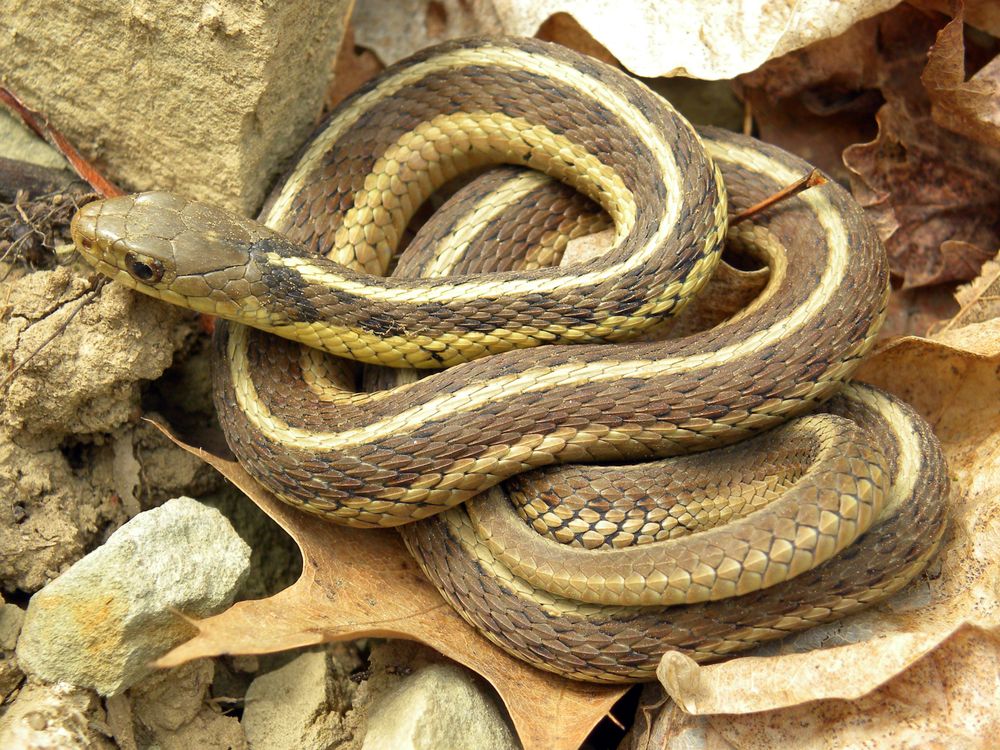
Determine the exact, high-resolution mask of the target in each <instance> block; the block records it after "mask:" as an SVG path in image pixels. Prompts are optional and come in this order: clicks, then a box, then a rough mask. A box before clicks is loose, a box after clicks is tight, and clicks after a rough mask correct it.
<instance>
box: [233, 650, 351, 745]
mask: <svg viewBox="0 0 1000 750" xmlns="http://www.w3.org/2000/svg"><path fill="white" fill-rule="evenodd" d="M349 667H350V663H349V662H346V663H345V662H343V661H338V660H334V659H331V657H330V654H328V653H326V652H325V651H307V652H306V653H304V654H302V655H300V656H297V657H295V658H294V659H293V660H292V661H290V662H289V663H288V664H286V665H285V666H283V667H281V668H279V669H275V670H274V671H272V672H268V673H267V674H264V675H261V676H260V677H258V678H257V679H255V680H254V681H253V683H251V685H250V688H249V689H248V690H247V694H246V702H245V704H244V709H243V731H244V733H245V734H246V738H247V744H248V746H249V747H251V748H252V749H253V750H285V749H286V748H290V747H294V748H296V750H327V749H328V748H334V747H341V746H342V745H343V744H344V743H346V742H349V741H350V740H351V737H352V728H351V726H350V725H349V724H348V723H346V722H345V721H344V715H345V714H346V713H347V712H348V711H349V710H350V708H351V705H352V698H353V695H354V692H355V686H354V685H353V684H352V683H351V682H350V681H349V680H348V679H347V677H348V668H349Z"/></svg>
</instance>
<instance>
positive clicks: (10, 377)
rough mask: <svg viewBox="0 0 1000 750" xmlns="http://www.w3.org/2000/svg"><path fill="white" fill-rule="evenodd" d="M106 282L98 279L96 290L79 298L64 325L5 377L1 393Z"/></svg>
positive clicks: (57, 327) (61, 331)
mask: <svg viewBox="0 0 1000 750" xmlns="http://www.w3.org/2000/svg"><path fill="white" fill-rule="evenodd" d="M106 281H107V279H105V278H101V279H98V281H97V283H96V284H95V285H94V288H93V289H91V290H90V291H89V292H86V293H85V294H84V295H83V296H82V297H80V298H79V300H80V304H79V305H77V306H76V307H75V308H73V311H72V312H71V313H70V314H69V315H67V316H66V320H64V321H63V322H62V323H60V324H59V325H58V326H56V329H55V330H54V331H53V332H52V333H51V334H50V335H49V336H48V337H47V338H46V339H45V341H43V342H42V343H41V344H39V345H38V348H37V349H35V351H33V352H32V353H31V354H29V355H28V356H27V357H25V358H24V359H23V360H21V361H20V362H18V363H17V365H15V366H14V369H12V370H11V371H10V372H8V373H7V375H6V376H5V377H4V379H3V380H0V391H3V390H4V388H6V387H7V384H8V383H10V381H11V380H13V379H14V376H15V375H17V373H18V372H19V371H20V370H21V368H22V367H24V366H25V365H26V364H28V363H29V362H30V361H31V360H32V359H34V358H35V356H36V355H37V354H38V353H39V352H40V351H42V349H44V348H45V347H46V346H48V345H49V344H51V343H52V341H53V340H54V339H55V338H56V337H57V336H60V335H62V333H63V332H64V331H65V330H66V328H67V327H68V326H69V324H70V322H72V320H73V318H75V317H76V314H77V313H78V312H80V310H82V309H83V308H85V307H86V306H87V305H88V304H89V303H90V302H91V301H92V300H93V299H94V295H96V294H97V293H98V292H99V291H101V288H102V287H103V286H104V284H105V282H106Z"/></svg>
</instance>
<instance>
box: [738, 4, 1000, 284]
mask: <svg viewBox="0 0 1000 750" xmlns="http://www.w3.org/2000/svg"><path fill="white" fill-rule="evenodd" d="M946 24H947V25H948V27H949V28H950V31H948V34H946V35H945V40H946V41H947V43H944V44H943V43H942V40H941V39H939V38H938V39H937V42H936V38H937V37H936V35H937V33H938V31H939V30H941V29H942V27H945V26H946ZM944 33H945V32H944V31H942V34H944ZM948 40H950V41H948ZM932 46H935V49H936V53H935V54H936V55H937V57H934V56H932V59H931V61H930V62H929V63H928V62H927V53H928V50H930V49H931V47H932ZM995 47H996V43H995V42H993V41H992V40H986V39H980V40H979V42H978V43H976V44H969V43H966V42H964V40H963V37H962V25H961V23H960V22H952V24H948V18H947V17H945V16H941V15H938V14H936V13H927V12H922V11H918V10H916V9H914V8H913V7H911V6H908V5H900V6H898V7H896V8H894V9H893V10H891V11H888V12H886V13H883V14H881V15H880V16H877V17H875V18H872V19H869V20H866V21H863V22H861V23H858V24H856V25H855V26H854V27H852V28H851V29H850V30H848V31H847V32H846V33H844V34H842V35H841V36H839V37H836V38H834V39H829V40H825V41H822V42H819V43H817V44H814V45H811V46H809V47H807V48H805V49H803V50H799V51H797V52H794V53H791V54H789V55H786V56H784V57H782V58H778V59H776V60H772V61H770V62H768V63H767V64H766V65H764V66H763V67H761V68H760V69H759V70H757V71H754V72H753V73H750V74H747V75H745V76H742V77H741V78H740V80H739V89H740V91H741V93H742V95H743V97H744V98H745V99H746V100H747V102H748V103H749V104H750V106H751V111H752V112H753V115H754V121H755V123H756V124H757V126H758V130H759V133H760V136H761V137H762V138H763V139H764V140H767V141H769V142H771V143H775V144H777V145H779V146H781V147H783V148H786V149H788V150H790V151H792V152H794V153H796V154H798V155H800V156H802V157H803V158H806V159H808V160H809V161H811V162H813V163H816V164H818V165H819V166H820V167H822V168H823V169H825V170H827V171H828V172H829V173H830V174H832V175H833V176H834V177H836V178H837V179H841V180H845V179H850V182H851V186H852V189H853V191H854V195H855V197H856V198H857V199H858V201H859V202H860V203H861V205H863V206H865V208H866V209H867V214H868V217H869V219H870V220H871V221H872V222H873V223H874V224H875V225H876V227H877V228H878V230H879V235H880V236H881V238H882V240H883V242H885V244H886V248H887V250H888V251H889V256H890V261H891V264H892V270H893V273H894V274H895V275H896V276H898V277H900V278H902V280H903V288H904V289H908V288H912V287H919V286H929V285H934V284H940V283H945V282H949V281H953V280H957V281H966V280H968V279H971V278H974V277H975V275H976V274H977V273H978V271H979V267H980V266H981V265H982V263H983V261H984V260H985V259H986V258H987V257H991V256H992V255H993V253H994V252H995V250H996V247H997V245H998V244H1000V196H998V194H997V192H996V190H995V189H993V186H994V184H995V181H996V176H997V174H998V173H1000V148H995V147H993V146H989V145H984V144H983V143H979V142H976V141H972V140H968V139H966V138H964V137H957V136H956V135H955V133H953V132H951V131H950V130H945V129H944V128H942V127H941V126H940V125H939V124H938V123H937V122H935V120H934V119H932V117H931V112H932V101H936V102H937V104H936V108H937V110H938V111H941V112H944V111H947V112H952V111H961V112H965V111H966V110H967V109H968V108H969V107H970V106H971V105H970V104H969V102H971V101H972V100H971V99H970V96H971V92H972V89H976V90H977V91H978V90H979V89H982V91H981V92H980V93H981V94H982V95H981V96H980V98H979V99H978V100H977V101H978V102H979V104H978V105H976V106H974V107H972V109H973V110H974V111H975V112H977V113H979V114H981V115H982V116H983V117H986V116H987V113H989V112H992V110H990V109H989V107H990V106H992V107H994V108H996V107H997V106H998V105H997V100H996V99H995V98H994V100H993V102H992V104H991V105H989V104H987V103H986V99H987V98H988V97H986V95H985V92H986V89H987V88H989V87H988V86H987V84H986V82H985V81H977V82H976V83H973V82H970V83H968V84H965V83H963V76H964V70H965V67H964V65H965V61H964V57H963V55H965V54H966V53H967V56H968V57H969V59H970V60H972V59H975V60H976V61H980V60H981V61H986V60H988V59H990V58H991V57H992V55H993V52H994V51H995V50H994V48H995ZM956 55H957V57H956ZM925 63H926V65H927V71H925V72H924V80H923V81H921V71H923V70H924V68H925ZM984 70H985V69H984ZM928 71H929V72H928ZM984 74H985V73H984V71H980V72H979V73H977V76H978V75H984ZM974 80H975V77H974ZM925 84H927V88H931V91H930V93H928V90H927V88H925ZM977 87H978V89H977ZM883 102H884V103H883ZM945 104H947V105H948V106H949V107H951V109H944V108H943V107H944V105H945ZM963 107H964V108H965V109H962V108H963ZM876 111H877V121H876V119H874V118H873V116H874V115H875V114H876ZM939 116H940V115H939ZM984 122H985V121H984ZM969 127H970V128H971V127H972V126H969ZM986 129H987V125H985V124H983V125H980V126H978V131H977V132H980V131H984V130H986ZM852 144H853V145H852Z"/></svg>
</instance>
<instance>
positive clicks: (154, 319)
mask: <svg viewBox="0 0 1000 750" xmlns="http://www.w3.org/2000/svg"><path fill="white" fill-rule="evenodd" d="M87 289H88V283H87V280H86V279H85V278H83V277H81V276H77V275H75V274H74V273H73V272H72V271H71V270H70V269H69V268H66V267H60V268H56V269H54V270H52V271H38V272H35V273H32V274H29V275H27V276H25V277H23V278H20V279H17V280H16V281H15V282H13V283H12V284H10V286H9V287H8V289H7V290H6V296H5V298H4V302H5V306H6V307H7V309H6V310H5V322H4V325H3V327H2V328H0V358H2V359H4V360H6V361H9V362H15V363H20V362H22V361H24V360H26V359H27V357H28V355H29V354H30V353H31V352H34V351H35V350H36V349H38V348H39V347H40V346H41V344H42V343H43V342H44V341H45V340H47V339H49V338H50V337H52V336H54V335H57V336H58V340H57V342H55V344H54V345H52V346H48V347H45V348H43V349H42V350H41V351H40V352H39V353H38V354H37V355H35V356H34V357H32V358H31V360H30V361H29V362H27V363H26V364H25V365H24V366H23V367H22V368H21V369H20V370H19V371H18V374H17V377H16V378H14V380H12V381H11V383H10V386H9V387H8V389H7V392H6V393H5V394H4V399H3V402H2V404H0V426H2V427H6V428H8V429H9V430H10V432H11V434H12V436H13V437H15V438H21V437H28V436H31V437H34V438H37V439H41V438H43V437H44V438H49V439H50V441H54V442H55V444H57V445H58V444H59V442H61V440H62V439H63V437H64V436H65V435H91V434H94V433H107V432H111V431H113V430H115V429H117V428H119V427H121V426H123V425H125V424H127V423H129V422H131V421H134V420H135V418H136V411H137V407H138V405H139V395H140V394H139V390H140V384H141V382H142V381H144V380H153V379H155V378H158V377H160V376H161V375H162V374H163V371H164V370H166V369H167V367H169V366H170V364H171V362H172V361H173V357H174V353H175V352H176V351H177V350H178V349H180V348H181V346H182V345H183V343H184V339H185V338H186V337H187V336H188V335H190V334H191V332H192V331H193V329H194V322H195V318H194V316H193V314H191V313H188V312H187V311H184V310H181V309H180V308H177V307H174V306H173V305H165V304H163V303H161V302H158V301H156V300H154V299H151V298H149V297H146V296H145V295H142V294H136V293H134V292H132V291H131V290H129V289H126V288H124V287H122V286H120V285H118V284H109V285H107V286H106V287H105V288H104V289H102V290H101V293H100V294H99V295H97V296H96V297H95V298H94V299H93V300H92V301H91V302H90V303H88V304H87V305H86V306H84V307H83V308H82V309H81V310H80V311H79V313H78V314H77V315H76V316H75V317H74V318H73V319H72V320H71V321H70V322H69V324H68V325H66V328H65V330H63V331H62V332H61V333H60V327H61V326H63V325H64V324H66V319H67V318H68V317H69V315H70V313H71V312H72V311H73V310H74V309H75V308H76V307H78V306H79V305H80V304H81V303H82V302H83V299H82V298H83V296H84V295H85V294H86V292H87ZM182 321H184V323H185V324H184V325H179V324H181V323H182ZM48 447H53V446H51V445H49V446H48Z"/></svg>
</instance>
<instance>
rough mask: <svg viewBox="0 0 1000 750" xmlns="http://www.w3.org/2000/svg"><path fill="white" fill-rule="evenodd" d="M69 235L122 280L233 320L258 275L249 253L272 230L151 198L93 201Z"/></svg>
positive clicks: (199, 206)
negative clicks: (262, 236)
mask: <svg viewBox="0 0 1000 750" xmlns="http://www.w3.org/2000/svg"><path fill="white" fill-rule="evenodd" d="M70 231H71V234H72V236H73V242H74V243H75V244H76V248H77V250H79V252H80V254H81V255H82V256H83V257H84V258H85V259H86V260H87V261H88V262H89V263H90V264H91V265H93V266H94V267H95V268H96V269H97V270H98V271H100V272H101V273H103V274H105V275H107V276H110V277H111V278H112V279H114V280H115V281H118V282H120V283H122V284H125V285H126V286H129V287H131V288H133V289H136V290H138V291H140V292H143V293H145V294H148V295H150V296H153V297H156V298H158V299H162V300H164V301H166V302H171V303H173V304H176V305H181V306H183V307H188V308H191V309H194V310H197V311H198V312H205V313H210V314H214V315H222V316H225V317H234V316H236V315H238V313H239V311H240V307H241V305H242V302H241V301H242V300H245V299H246V298H247V297H248V294H247V291H248V289H249V285H250V283H251V281H252V280H253V278H252V277H253V276H254V271H253V264H251V263H250V247H251V246H252V244H253V243H254V242H255V241H257V240H258V239H259V235H260V234H261V233H262V232H265V233H266V232H267V231H268V230H266V229H265V228H264V227H262V226H260V225H258V224H256V223H255V222H253V221H251V220H249V219H245V218H243V217H241V216H238V215H236V214H233V213H230V212H228V211H225V210H223V209H220V208H216V207H213V206H209V205H206V204H203V203H197V202H195V201H190V200H187V199H186V198H181V197H179V196H176V195H173V194H171V193H166V192H150V193H138V194H135V195H125V196H120V197H116V198H109V199H106V200H100V201H94V202H93V203H88V204H87V205H85V206H84V207H83V208H81V209H80V210H79V211H77V213H76V215H75V216H74V217H73V221H72V224H71V227H70Z"/></svg>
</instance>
